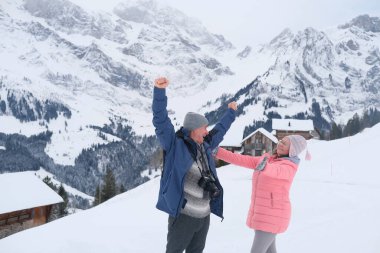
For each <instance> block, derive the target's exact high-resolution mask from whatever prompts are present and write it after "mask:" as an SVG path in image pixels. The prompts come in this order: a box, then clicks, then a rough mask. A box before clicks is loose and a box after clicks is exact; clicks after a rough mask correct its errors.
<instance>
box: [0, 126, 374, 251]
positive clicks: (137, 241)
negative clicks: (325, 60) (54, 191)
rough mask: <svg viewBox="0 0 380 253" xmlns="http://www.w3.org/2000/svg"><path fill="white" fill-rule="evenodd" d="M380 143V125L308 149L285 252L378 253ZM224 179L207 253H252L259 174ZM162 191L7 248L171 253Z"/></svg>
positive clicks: (224, 171) (231, 169)
mask: <svg viewBox="0 0 380 253" xmlns="http://www.w3.org/2000/svg"><path fill="white" fill-rule="evenodd" d="M379 139H380V124H377V125H376V126H374V127H373V128H371V129H366V130H365V131H364V132H363V133H360V134H358V135H355V136H353V137H349V138H344V139H339V140H335V141H329V142H327V141H317V140H311V141H309V142H308V145H309V150H310V151H311V153H312V155H313V159H312V160H311V161H301V164H300V167H299V169H298V172H297V175H296V177H295V179H294V182H293V186H292V189H291V192H290V193H291V196H290V197H291V201H292V220H291V223H290V226H289V229H288V230H287V231H286V232H285V233H284V234H279V235H278V237H277V239H276V240H277V241H276V245H277V248H278V250H279V251H281V252H284V253H290V252H308V253H319V252H326V253H333V252H345V253H356V252H366V253H377V252H378V250H379V248H380V242H379V240H378V238H379V236H380V232H379V229H378V227H379V226H380V220H379V219H378V213H379V211H380V202H379V201H377V199H378V195H379V194H380V183H379V180H378V178H379V176H380V171H379V169H378V168H377V167H376V166H374V164H377V153H378V151H377V146H378V140H379ZM218 175H219V177H220V180H221V183H222V185H223V188H224V190H225V195H224V196H225V197H224V217H225V219H224V220H223V222H221V220H220V218H217V217H216V216H214V215H212V219H211V225H210V230H209V234H208V238H207V243H206V248H205V252H226V253H234V252H239V253H240V252H249V249H250V247H251V243H252V240H253V231H252V230H250V229H249V228H247V227H246V225H245V219H246V215H247V212H248V209H249V201H250V194H251V184H252V181H251V177H252V170H249V169H245V168H242V167H238V166H233V165H228V166H224V167H222V168H219V169H218ZM158 188H159V178H156V179H154V180H152V181H150V182H147V183H145V184H143V185H141V186H139V187H137V188H135V189H133V190H131V191H129V192H127V193H124V194H122V195H119V196H117V197H115V198H113V199H111V200H109V201H107V202H105V203H103V204H101V205H99V206H97V207H95V208H91V209H89V210H85V211H83V212H80V213H77V214H74V215H71V216H68V217H65V218H62V219H59V220H56V221H54V222H51V223H48V224H46V225H43V226H40V227H37V228H33V229H29V230H27V231H23V232H20V233H17V234H14V235H12V236H9V237H7V238H4V239H2V240H0V248H1V249H2V251H4V252H7V253H24V252H31V253H40V252H50V253H55V252H57V253H58V252H71V253H79V252H92V253H98V252H99V253H100V252H115V253H116V252H134V253H137V252H144V253H146V252H164V251H165V244H166V231H167V230H166V229H167V215H166V214H165V213H163V212H161V211H159V210H157V209H155V203H156V198H157V194H158ZM359 231H361V232H359ZM20 242H23V243H20Z"/></svg>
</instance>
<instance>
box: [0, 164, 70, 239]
mask: <svg viewBox="0 0 380 253" xmlns="http://www.w3.org/2000/svg"><path fill="white" fill-rule="evenodd" d="M61 202H63V199H62V198H61V196H59V195H58V194H57V193H56V192H55V191H54V190H52V189H51V188H50V187H49V186H47V185H46V184H45V183H44V182H42V181H41V180H40V179H38V178H37V177H36V176H34V175H33V173H32V172H18V173H6V174H0V239H1V238H4V237H6V236H8V235H11V234H14V233H16V232H19V231H22V230H25V229H28V228H31V227H35V226H38V225H41V224H44V223H46V221H47V219H48V217H49V214H50V211H51V209H52V206H53V205H54V204H58V203H61Z"/></svg>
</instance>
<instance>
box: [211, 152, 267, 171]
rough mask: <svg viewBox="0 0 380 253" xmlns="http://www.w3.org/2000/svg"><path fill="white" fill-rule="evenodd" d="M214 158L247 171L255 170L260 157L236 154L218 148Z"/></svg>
mask: <svg viewBox="0 0 380 253" xmlns="http://www.w3.org/2000/svg"><path fill="white" fill-rule="evenodd" d="M216 158H218V159H221V160H223V161H225V162H228V163H231V164H235V165H238V166H242V167H245V168H248V169H255V168H256V166H257V164H258V162H259V160H260V158H261V157H260V156H250V155H241V154H236V153H232V152H231V151H228V150H225V149H224V148H219V149H218V153H216Z"/></svg>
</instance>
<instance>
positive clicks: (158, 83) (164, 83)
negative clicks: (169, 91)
mask: <svg viewBox="0 0 380 253" xmlns="http://www.w3.org/2000/svg"><path fill="white" fill-rule="evenodd" d="M168 85H169V80H168V79H166V78H165V77H160V78H157V79H156V80H154V86H155V87H157V88H160V89H165V88H166V87H168Z"/></svg>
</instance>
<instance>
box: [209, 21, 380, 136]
mask: <svg viewBox="0 0 380 253" xmlns="http://www.w3.org/2000/svg"><path fill="white" fill-rule="evenodd" d="M379 29H380V19H379V18H376V17H369V16H368V15H363V16H359V17H357V18H355V19H353V20H352V21H350V22H349V23H347V24H345V25H341V26H339V27H333V28H329V29H327V30H325V31H318V30H316V29H314V28H307V29H305V30H303V31H299V32H297V33H293V32H292V31H291V30H290V29H285V30H284V31H283V32H282V33H281V34H279V35H278V36H277V37H276V38H274V39H273V40H272V41H271V42H270V43H268V44H266V45H263V46H262V47H260V48H259V49H258V50H257V51H255V52H251V53H250V48H246V49H244V50H243V51H242V52H241V53H240V54H239V55H238V57H240V58H242V60H241V63H242V65H245V64H248V65H251V66H252V68H255V66H257V65H258V64H264V65H265V66H266V67H265V70H264V71H263V72H262V73H260V75H258V76H257V78H255V79H252V80H253V81H252V82H250V83H249V84H247V86H245V87H243V88H242V89H240V90H239V91H238V92H236V93H233V94H231V95H230V96H223V97H220V98H218V99H216V100H215V102H214V103H208V105H210V106H209V107H206V108H204V112H206V113H209V116H210V117H211V118H213V119H215V120H216V119H217V118H218V116H219V115H220V114H221V113H222V112H221V111H220V108H219V105H220V101H226V99H227V100H228V99H229V100H237V101H238V102H239V104H240V105H241V107H240V109H239V110H240V111H239V113H240V114H241V115H243V116H242V117H241V118H240V119H238V120H240V121H244V122H245V123H244V124H245V125H248V124H252V123H253V120H256V121H257V120H262V121H266V120H267V119H268V118H271V117H273V116H277V117H282V118H284V117H286V116H289V117H298V118H312V119H313V120H314V124H315V125H316V127H318V128H319V129H321V128H328V127H329V123H331V122H332V121H335V122H337V123H346V122H347V120H348V118H350V117H352V115H353V114H354V113H359V115H361V114H362V112H363V110H364V109H367V108H370V107H375V108H379V106H380V58H379V56H380V54H379V52H380V51H379V45H380V32H379ZM214 108H216V109H214ZM210 109H213V111H212V112H210ZM318 111H320V112H321V113H320V115H317V114H318ZM244 114H245V115H250V116H244ZM247 117H249V119H247Z"/></svg>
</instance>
